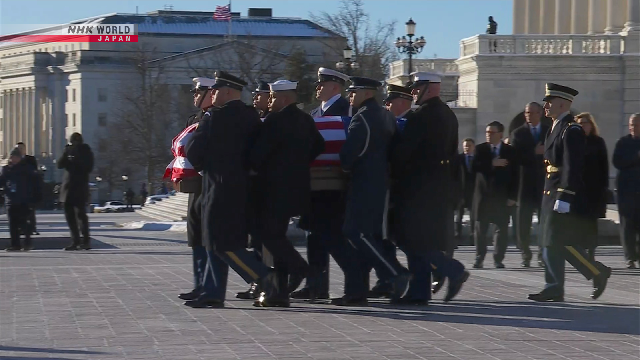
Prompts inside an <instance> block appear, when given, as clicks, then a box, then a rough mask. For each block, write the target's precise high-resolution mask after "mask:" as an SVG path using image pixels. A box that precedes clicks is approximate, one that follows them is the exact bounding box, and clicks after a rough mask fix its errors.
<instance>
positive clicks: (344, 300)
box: [331, 295, 369, 306]
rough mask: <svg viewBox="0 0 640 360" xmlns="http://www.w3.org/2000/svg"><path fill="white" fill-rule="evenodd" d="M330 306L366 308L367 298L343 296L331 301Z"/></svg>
mask: <svg viewBox="0 0 640 360" xmlns="http://www.w3.org/2000/svg"><path fill="white" fill-rule="evenodd" d="M331 305H336V306H368V305H369V301H368V300H367V298H360V297H352V296H347V295H345V296H343V297H339V298H335V299H331Z"/></svg>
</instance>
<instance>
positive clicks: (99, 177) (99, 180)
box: [96, 176, 102, 204]
mask: <svg viewBox="0 0 640 360" xmlns="http://www.w3.org/2000/svg"><path fill="white" fill-rule="evenodd" d="M96 182H97V183H98V186H97V187H98V204H100V200H102V199H100V184H101V183H102V177H101V176H96Z"/></svg>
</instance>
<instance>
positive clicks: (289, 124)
mask: <svg viewBox="0 0 640 360" xmlns="http://www.w3.org/2000/svg"><path fill="white" fill-rule="evenodd" d="M323 151H324V138H323V137H322V135H320V132H319V131H318V129H317V128H316V124H315V122H314V121H313V118H312V117H311V115H309V114H307V113H305V112H304V111H302V110H300V109H298V107H297V106H296V104H291V105H289V106H287V107H285V108H284V109H282V110H280V111H278V112H271V113H269V115H267V117H266V118H265V119H264V124H263V127H262V131H261V132H260V136H259V138H258V139H257V141H256V144H255V146H254V147H253V149H252V150H251V154H250V162H251V168H252V169H254V170H255V171H256V172H257V173H258V177H259V179H260V181H261V183H262V189H263V191H262V193H263V195H264V196H263V198H262V200H261V204H262V208H263V210H262V213H263V215H268V216H270V217H272V216H275V217H276V218H278V219H281V218H289V217H293V216H297V215H300V214H304V213H306V212H307V211H308V209H309V197H310V193H311V175H310V170H309V168H310V166H309V165H310V163H311V162H312V161H313V160H315V158H316V157H318V155H320V154H321V153H322V152H323Z"/></svg>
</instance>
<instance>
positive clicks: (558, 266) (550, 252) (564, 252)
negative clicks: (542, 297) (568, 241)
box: [542, 246, 606, 296]
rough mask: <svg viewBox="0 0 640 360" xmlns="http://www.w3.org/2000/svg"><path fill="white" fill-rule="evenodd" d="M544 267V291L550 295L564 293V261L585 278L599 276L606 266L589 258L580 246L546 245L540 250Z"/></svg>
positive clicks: (589, 278)
mask: <svg viewBox="0 0 640 360" xmlns="http://www.w3.org/2000/svg"><path fill="white" fill-rule="evenodd" d="M542 253H543V258H544V262H545V264H546V267H545V269H544V279H545V282H546V285H545V287H544V292H545V293H549V294H551V295H559V296H561V295H564V262H565V260H566V261H568V262H569V264H571V265H572V266H573V267H574V268H575V269H576V270H578V271H579V272H580V273H581V274H582V275H583V276H584V277H585V278H586V279H587V280H591V279H593V278H594V277H596V276H599V275H600V274H601V273H602V271H604V269H605V268H606V267H605V266H604V265H603V264H602V263H601V262H599V261H593V260H590V259H589V255H588V254H587V252H586V251H585V250H584V248H582V247H580V246H547V247H545V248H544V249H543V250H542Z"/></svg>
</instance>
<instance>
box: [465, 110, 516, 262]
mask: <svg viewBox="0 0 640 360" xmlns="http://www.w3.org/2000/svg"><path fill="white" fill-rule="evenodd" d="M503 132H504V126H503V125H502V124H501V123H499V122H497V121H493V122H491V123H489V125H487V130H486V136H487V142H486V143H482V144H480V145H478V146H477V147H476V153H475V156H474V158H473V163H472V169H473V171H474V172H475V173H476V188H475V193H474V194H473V212H474V215H475V219H476V224H475V226H476V230H475V243H476V261H475V263H474V264H473V267H474V268H475V269H480V268H482V265H483V262H484V257H485V255H486V254H487V230H488V229H489V224H490V223H493V224H495V225H496V226H497V229H496V233H495V234H494V250H493V261H494V264H495V267H496V268H498V269H502V268H504V264H503V263H502V260H503V259H504V254H505V252H506V251H507V244H508V240H509V234H508V230H509V214H510V211H509V207H510V206H514V205H515V204H516V201H515V199H516V198H517V195H518V167H517V154H516V150H515V149H514V148H513V147H512V146H510V145H508V144H505V143H504V142H503V141H502V134H503Z"/></svg>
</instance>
